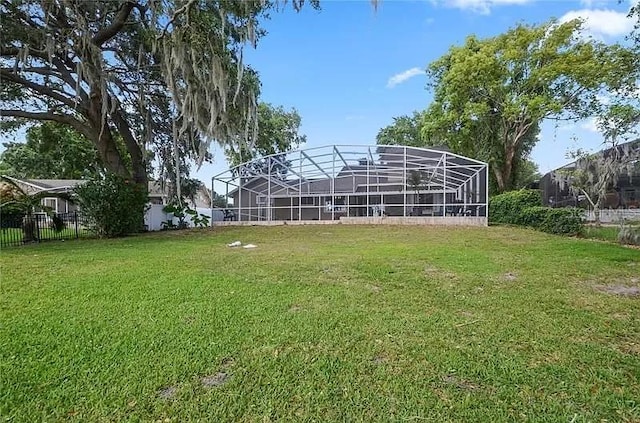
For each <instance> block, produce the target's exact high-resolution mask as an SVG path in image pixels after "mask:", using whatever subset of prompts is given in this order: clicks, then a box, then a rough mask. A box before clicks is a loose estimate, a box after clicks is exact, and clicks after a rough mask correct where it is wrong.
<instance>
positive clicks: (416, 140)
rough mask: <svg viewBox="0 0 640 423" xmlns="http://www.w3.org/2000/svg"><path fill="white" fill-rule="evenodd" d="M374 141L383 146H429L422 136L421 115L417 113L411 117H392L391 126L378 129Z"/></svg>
mask: <svg viewBox="0 0 640 423" xmlns="http://www.w3.org/2000/svg"><path fill="white" fill-rule="evenodd" d="M376 141H377V143H378V144H383V145H409V146H412V147H424V146H426V145H431V144H430V143H429V142H428V140H426V139H425V138H424V136H423V132H422V113H421V112H417V111H416V112H413V115H411V116H399V117H394V118H393V123H392V124H391V125H388V126H385V127H384V128H382V129H380V131H379V132H378V135H377V136H376Z"/></svg>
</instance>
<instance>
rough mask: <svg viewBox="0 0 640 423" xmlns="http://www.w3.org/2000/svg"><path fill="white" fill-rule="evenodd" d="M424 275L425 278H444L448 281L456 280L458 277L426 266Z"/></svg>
mask: <svg viewBox="0 0 640 423" xmlns="http://www.w3.org/2000/svg"><path fill="white" fill-rule="evenodd" d="M424 275H425V276H426V277H427V278H444V279H448V280H456V279H457V278H458V275H456V274H455V273H453V272H448V271H446V270H442V269H438V268H437V267H435V266H426V267H425V268H424Z"/></svg>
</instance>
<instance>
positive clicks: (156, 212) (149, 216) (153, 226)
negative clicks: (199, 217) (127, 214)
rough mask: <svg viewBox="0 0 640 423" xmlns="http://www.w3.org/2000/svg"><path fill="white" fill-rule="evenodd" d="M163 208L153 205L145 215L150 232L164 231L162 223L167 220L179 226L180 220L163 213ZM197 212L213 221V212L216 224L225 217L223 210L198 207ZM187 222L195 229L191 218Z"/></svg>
mask: <svg viewBox="0 0 640 423" xmlns="http://www.w3.org/2000/svg"><path fill="white" fill-rule="evenodd" d="M163 208H164V206H163V205H162V204H152V205H150V206H149V209H148V210H147V212H146V213H145V215H144V224H145V225H146V226H147V230H149V231H159V230H162V222H166V221H167V220H170V219H171V220H172V221H173V223H174V224H176V225H177V224H178V219H176V218H174V217H173V214H171V213H165V212H163V211H162V209H163ZM196 211H197V212H198V213H200V214H204V215H206V216H209V219H211V216H212V212H213V221H214V222H218V221H220V222H221V221H222V220H223V217H224V214H223V212H222V210H221V209H213V211H212V210H211V209H210V208H206V207H196ZM185 220H186V222H187V223H188V224H189V226H190V227H193V224H192V223H191V216H188V215H187V217H186V219H185Z"/></svg>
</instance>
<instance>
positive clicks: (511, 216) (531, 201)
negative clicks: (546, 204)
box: [489, 189, 542, 225]
mask: <svg viewBox="0 0 640 423" xmlns="http://www.w3.org/2000/svg"><path fill="white" fill-rule="evenodd" d="M536 206H542V196H541V194H540V191H539V190H533V189H522V190H519V191H510V192H505V193H504V194H500V195H496V196H493V197H491V199H490V200H489V221H490V222H491V223H510V224H513V225H521V224H522V223H521V219H522V218H523V216H522V212H523V210H524V209H526V208H528V207H536Z"/></svg>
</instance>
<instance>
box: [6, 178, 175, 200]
mask: <svg viewBox="0 0 640 423" xmlns="http://www.w3.org/2000/svg"><path fill="white" fill-rule="evenodd" d="M8 178H10V179H11V180H13V181H14V182H17V183H21V184H24V185H27V186H29V187H30V188H31V189H34V190H37V191H58V190H60V191H64V190H70V189H73V188H75V187H76V186H78V185H80V184H82V183H84V182H86V180H82V179H18V178H12V177H8ZM148 189H149V197H160V198H166V197H167V196H168V195H169V194H168V187H167V185H166V184H165V185H164V187H163V185H162V183H161V182H160V181H149V185H148Z"/></svg>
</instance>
